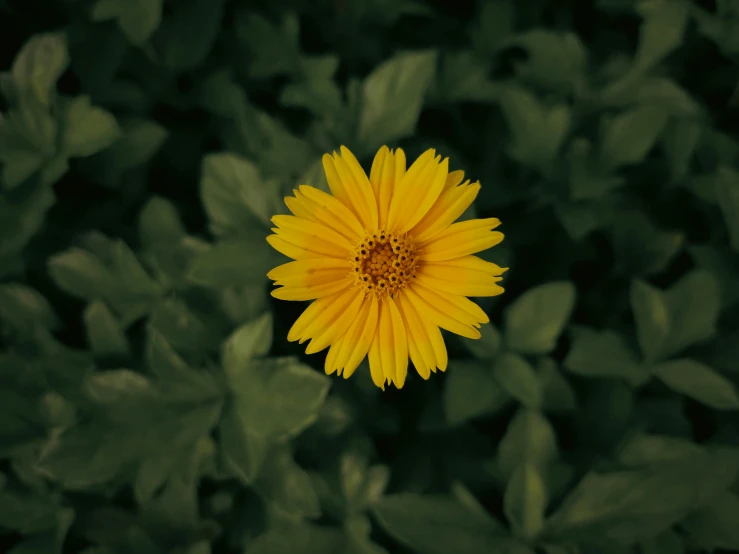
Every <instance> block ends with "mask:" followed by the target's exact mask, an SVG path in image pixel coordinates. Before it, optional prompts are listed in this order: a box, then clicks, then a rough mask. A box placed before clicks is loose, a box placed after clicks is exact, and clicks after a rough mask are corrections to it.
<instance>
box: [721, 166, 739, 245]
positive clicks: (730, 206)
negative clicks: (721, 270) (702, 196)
mask: <svg viewBox="0 0 739 554" xmlns="http://www.w3.org/2000/svg"><path fill="white" fill-rule="evenodd" d="M716 193H717V196H718V202H719V206H720V207H721V211H722V212H723V214H724V219H725V220H726V226H727V227H728V228H729V241H730V243H731V247H732V248H733V249H734V250H736V251H737V252H739V173H737V172H736V171H734V170H733V169H731V168H728V167H721V168H719V173H718V179H717V182H716Z"/></svg>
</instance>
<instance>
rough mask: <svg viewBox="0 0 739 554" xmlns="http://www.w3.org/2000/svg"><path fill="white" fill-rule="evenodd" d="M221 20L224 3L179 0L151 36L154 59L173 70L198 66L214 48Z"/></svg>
mask: <svg viewBox="0 0 739 554" xmlns="http://www.w3.org/2000/svg"><path fill="white" fill-rule="evenodd" d="M222 19H223V0H180V2H178V3H177V7H175V8H174V9H173V10H172V14H171V15H170V16H169V17H167V18H165V19H163V20H162V24H161V26H160V27H159V30H158V31H157V33H156V34H155V35H154V37H153V40H152V43H153V45H154V49H155V50H156V53H157V56H158V57H159V58H160V59H161V61H162V63H163V64H164V65H165V66H166V67H167V68H169V69H172V70H173V71H184V70H188V69H193V68H195V67H197V66H199V65H200V64H201V63H203V62H204V61H205V59H206V57H207V56H208V53H209V52H210V50H211V48H212V47H213V43H214V42H215V40H216V37H217V36H218V31H219V30H220V28H221V21H222Z"/></svg>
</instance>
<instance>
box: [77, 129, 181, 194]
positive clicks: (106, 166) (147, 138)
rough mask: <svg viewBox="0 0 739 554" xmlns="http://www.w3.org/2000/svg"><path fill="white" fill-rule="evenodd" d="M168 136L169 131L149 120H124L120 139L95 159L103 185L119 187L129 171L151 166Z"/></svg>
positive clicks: (96, 168) (96, 172)
mask: <svg viewBox="0 0 739 554" xmlns="http://www.w3.org/2000/svg"><path fill="white" fill-rule="evenodd" d="M168 136H169V133H168V131H167V129H165V128H164V127H163V126H161V125H160V124H158V123H156V122H154V121H151V120H149V119H139V118H129V119H124V120H122V121H121V136H120V138H119V139H118V140H116V141H115V142H114V143H113V144H112V145H111V146H110V148H108V149H107V150H105V151H104V152H101V153H100V154H98V155H97V156H95V157H94V158H93V159H92V160H91V161H90V166H91V168H92V170H93V171H94V172H95V174H96V178H97V179H99V180H100V181H101V182H103V183H105V184H106V185H108V186H117V185H118V184H119V182H120V180H121V178H122V177H123V175H124V174H125V173H126V171H128V170H131V169H133V168H135V167H139V166H141V165H144V164H145V163H146V162H148V161H149V160H150V159H151V158H152V157H153V156H154V155H155V154H156V153H157V151H158V150H159V149H160V148H161V147H162V145H163V144H164V142H165V140H166V139H167V137H168Z"/></svg>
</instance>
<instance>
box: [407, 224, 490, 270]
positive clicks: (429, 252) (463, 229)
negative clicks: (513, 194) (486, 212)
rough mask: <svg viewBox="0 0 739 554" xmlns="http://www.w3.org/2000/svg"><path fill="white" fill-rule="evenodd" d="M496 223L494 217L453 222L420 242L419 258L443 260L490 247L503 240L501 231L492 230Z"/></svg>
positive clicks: (434, 260)
mask: <svg viewBox="0 0 739 554" xmlns="http://www.w3.org/2000/svg"><path fill="white" fill-rule="evenodd" d="M498 225H500V221H499V220H498V219H495V218H490V219H471V220H469V221H462V222H460V223H455V224H454V225H451V226H450V227H448V228H447V229H446V230H445V231H442V232H441V233H439V234H438V235H436V236H435V237H434V238H433V239H431V240H430V241H428V242H426V243H424V244H422V245H421V246H420V251H421V252H420V256H419V258H420V259H421V260H425V261H429V262H436V261H444V260H451V259H453V258H461V257H462V256H467V255H469V254H475V253H476V252H480V251H482V250H487V249H488V248H492V247H493V246H495V245H496V244H499V243H500V242H501V241H502V240H503V233H500V232H498V231H492V229H494V228H495V227H497V226H498Z"/></svg>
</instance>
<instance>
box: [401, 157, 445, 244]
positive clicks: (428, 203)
mask: <svg viewBox="0 0 739 554" xmlns="http://www.w3.org/2000/svg"><path fill="white" fill-rule="evenodd" d="M439 160H441V156H437V157H436V158H434V159H433V160H432V162H431V163H428V164H427V165H426V166H424V168H423V170H422V171H421V172H420V173H419V174H418V175H417V176H416V177H415V178H411V177H410V175H411V171H409V172H408V173H407V174H406V176H405V177H404V178H403V181H402V182H401V183H400V184H399V186H398V189H397V190H396V193H395V196H394V197H393V202H392V203H391V206H390V220H391V221H390V222H389V225H388V227H389V228H390V229H391V230H393V231H394V232H397V233H406V232H408V231H409V230H410V229H412V228H413V226H414V225H415V224H416V223H418V222H419V221H420V220H421V218H423V216H424V215H426V213H427V212H428V211H429V210H430V209H431V207H432V206H433V205H434V203H435V202H436V200H437V199H438V198H439V195H440V194H441V189H442V188H443V187H444V183H445V182H446V177H447V174H448V172H449V159H448V158H445V159H444V161H442V162H439ZM411 169H413V168H411Z"/></svg>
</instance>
